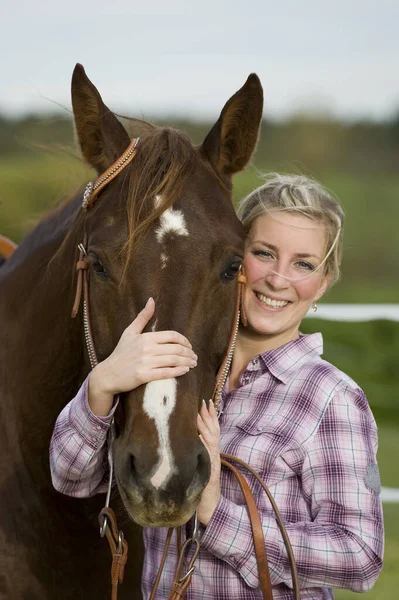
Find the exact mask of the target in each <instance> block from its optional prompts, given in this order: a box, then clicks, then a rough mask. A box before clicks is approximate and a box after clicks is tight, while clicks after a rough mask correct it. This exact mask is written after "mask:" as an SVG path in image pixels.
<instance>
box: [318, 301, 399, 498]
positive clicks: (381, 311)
mask: <svg viewBox="0 0 399 600" xmlns="http://www.w3.org/2000/svg"><path fill="white" fill-rule="evenodd" d="M307 317H314V318H317V319H328V320H329V321H375V320H377V319H388V320H389V321H399V304H320V305H319V306H318V310H317V312H312V311H310V312H309V313H308V314H307ZM398 433H399V432H398ZM381 499H382V501H383V502H384V503H399V489H394V488H386V487H383V488H382V489H381Z"/></svg>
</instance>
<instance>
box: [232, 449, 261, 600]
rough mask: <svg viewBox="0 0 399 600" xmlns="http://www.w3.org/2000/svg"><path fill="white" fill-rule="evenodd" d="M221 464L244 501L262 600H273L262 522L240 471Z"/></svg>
mask: <svg viewBox="0 0 399 600" xmlns="http://www.w3.org/2000/svg"><path fill="white" fill-rule="evenodd" d="M221 463H222V465H223V466H224V467H226V468H228V469H230V471H231V472H232V473H233V474H234V475H235V477H236V479H237V481H238V483H239V485H240V488H241V491H242V493H243V496H244V500H245V507H246V509H247V512H248V516H249V520H250V523H251V529H252V538H253V542H254V548H255V555H256V564H257V565H258V577H259V583H260V589H261V591H262V595H263V598H264V600H273V593H272V584H271V581H270V571H269V564H268V561H267V554H266V545H265V537H264V535H263V529H262V521H261V518H260V516H259V512H258V509H257V507H256V504H255V500H254V497H253V494H252V492H251V490H250V488H249V485H248V483H247V480H246V479H245V477H244V476H243V475H242V473H240V471H239V470H238V469H237V468H236V467H234V466H233V465H232V464H230V463H229V462H227V461H226V460H224V459H221Z"/></svg>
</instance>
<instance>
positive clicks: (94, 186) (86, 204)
mask: <svg viewBox="0 0 399 600" xmlns="http://www.w3.org/2000/svg"><path fill="white" fill-rule="evenodd" d="M139 140H140V138H139V137H138V138H135V139H133V140H132V141H131V142H130V144H129V146H128V147H127V148H126V150H125V151H124V153H123V154H122V155H121V156H120V157H119V158H118V160H116V161H115V162H114V163H113V164H112V165H111V166H110V167H109V168H108V169H107V170H106V171H105V172H104V173H103V174H102V175H100V176H99V177H97V179H96V180H95V181H90V182H89V183H88V184H87V186H86V189H85V192H84V194H83V202H82V208H84V209H85V210H87V209H88V208H90V207H91V206H92V204H94V201H95V200H96V198H97V196H98V194H99V193H100V192H101V190H102V189H104V188H105V186H106V185H108V184H109V182H110V181H112V180H113V179H115V177H116V176H117V175H119V173H120V172H121V171H122V170H123V169H124V168H125V167H126V166H127V165H128V164H129V163H130V162H132V160H133V158H134V157H135V156H136V152H137V144H138V143H139Z"/></svg>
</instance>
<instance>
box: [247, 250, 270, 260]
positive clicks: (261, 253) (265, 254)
mask: <svg viewBox="0 0 399 600" xmlns="http://www.w3.org/2000/svg"><path fill="white" fill-rule="evenodd" d="M252 253H253V254H254V255H255V256H260V257H261V258H273V254H272V253H271V252H268V250H253V251H252Z"/></svg>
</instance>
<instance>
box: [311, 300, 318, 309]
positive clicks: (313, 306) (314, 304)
mask: <svg viewBox="0 0 399 600" xmlns="http://www.w3.org/2000/svg"><path fill="white" fill-rule="evenodd" d="M312 310H313V312H316V311H317V304H316V300H315V301H314V302H313V304H312Z"/></svg>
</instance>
